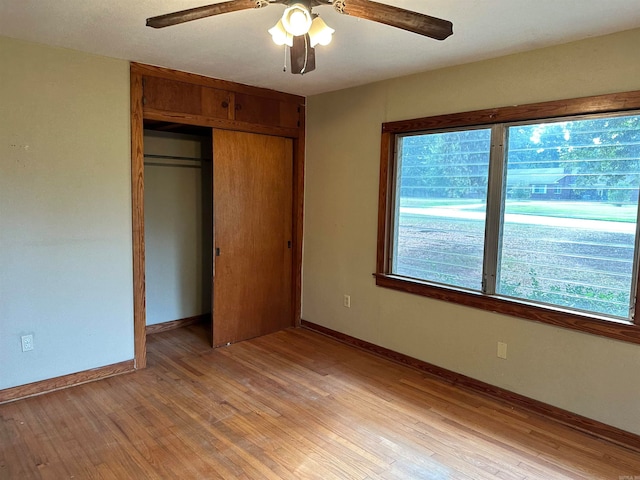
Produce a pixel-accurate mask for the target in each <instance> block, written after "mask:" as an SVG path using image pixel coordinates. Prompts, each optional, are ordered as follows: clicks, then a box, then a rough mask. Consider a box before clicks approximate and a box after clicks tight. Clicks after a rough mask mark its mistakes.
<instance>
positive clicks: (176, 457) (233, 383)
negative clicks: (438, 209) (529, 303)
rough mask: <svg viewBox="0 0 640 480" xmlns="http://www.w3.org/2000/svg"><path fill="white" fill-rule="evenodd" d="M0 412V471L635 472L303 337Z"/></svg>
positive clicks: (161, 341) (406, 372)
mask: <svg viewBox="0 0 640 480" xmlns="http://www.w3.org/2000/svg"><path fill="white" fill-rule="evenodd" d="M207 339H208V332H206V331H205V330H204V328H203V327H201V326H196V325H194V326H189V327H186V328H180V329H176V330H171V331H167V332H162V333H157V334H154V335H150V336H149V337H148V344H147V345H148V368H147V369H145V370H141V371H138V372H136V373H132V374H128V375H122V376H118V377H112V378H108V379H104V380H101V381H98V382H94V383H90V384H85V385H80V386H77V387H74V388H70V389H67V390H61V391H57V392H52V393H49V394H47V395H43V396H39V397H33V398H28V399H25V400H21V401H17V402H13V403H7V404H4V405H0V479H1V480H4V479H56V480H57V479H62V478H74V479H85V478H86V479H101V480H111V479H118V480H120V479H126V478H135V479H138V478H145V479H147V478H149V479H154V478H157V479H164V478H171V479H173V478H180V479H246V480H250V479H274V480H275V479H321V480H328V479H349V480H351V479H353V480H356V479H362V480H370V479H412V480H413V479H428V480H443V479H461V480H550V479H559V480H569V479H572V480H575V479H583V480H593V479H607V480H608V479H612V480H618V479H619V478H620V477H621V476H631V477H632V476H634V475H637V476H638V478H640V458H639V456H638V455H637V453H635V452H632V451H630V450H626V449H624V448H621V447H618V446H616V445H613V444H609V443H607V442H604V441H602V440H598V439H595V438H593V437H590V436H588V435H585V434H582V433H580V432H578V431H576V430H573V429H571V428H568V427H565V426H563V425H561V424H558V423H554V422H553V421H550V420H548V419H545V418H542V417H539V416H537V415H534V414H531V413H529V412H526V411H523V410H519V409H516V408H513V407H511V406H509V405H507V404H502V403H498V402H496V401H493V400H491V399H488V398H485V397H482V396H478V395H474V394H473V393H471V392H469V391H466V390H462V389H459V388H457V387H455V386H452V385H450V384H447V383H444V382H441V381H440V380H438V379H435V378H433V377H430V376H428V375H426V374H424V373H422V372H419V371H417V370H413V369H411V368H408V367H404V366H401V365H397V364H394V363H392V362H389V361H387V360H385V359H381V358H378V357H376V356H373V355H370V354H368V353H365V352H362V351H359V350H356V349H353V348H351V347H349V346H346V345H343V344H340V343H338V342H336V341H334V340H332V339H329V338H326V337H324V336H321V335H319V334H317V333H313V332H310V331H306V330H300V329H298V330H286V331H282V332H278V333H275V334H272V335H268V336H265V337H261V338H256V339H253V340H249V341H246V342H241V343H238V344H235V345H232V346H230V347H224V348H220V349H216V350H212V349H210V348H209V347H208V344H207Z"/></svg>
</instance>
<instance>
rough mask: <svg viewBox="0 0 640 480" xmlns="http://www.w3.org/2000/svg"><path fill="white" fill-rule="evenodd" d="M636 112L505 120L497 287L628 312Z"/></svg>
mask: <svg viewBox="0 0 640 480" xmlns="http://www.w3.org/2000/svg"><path fill="white" fill-rule="evenodd" d="M639 184H640V116H624V117H609V118H597V119H588V120H576V121H568V122H556V123H541V124H537V125H525V126H512V127H509V128H508V149H507V174H506V192H505V204H504V218H503V231H502V250H501V254H500V269H499V278H498V283H497V293H499V294H502V295H507V296H512V297H517V298H522V299H526V300H532V301H536V302H543V303H548V304H552V305H558V306H562V307H569V308H575V309H580V310H586V311H590V312H595V313H600V314H606V315H614V316H619V317H628V316H629V303H630V295H631V293H630V292H631V287H632V274H633V259H634V247H635V232H636V218H637V211H638V186H639Z"/></svg>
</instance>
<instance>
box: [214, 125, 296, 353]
mask: <svg viewBox="0 0 640 480" xmlns="http://www.w3.org/2000/svg"><path fill="white" fill-rule="evenodd" d="M292 169H293V142H292V141H291V139H288V138H281V137H273V136H267V135H258V134H253V133H244V132H233V131H226V130H214V131H213V198H214V202H213V208H214V277H213V292H214V293H213V345H214V346H220V345H225V344H227V343H232V342H237V341H240V340H246V339H248V338H253V337H257V336H260V335H265V334H267V333H271V332H275V331H277V330H281V329H283V328H286V327H289V326H291V325H292V315H291V259H292V248H291V243H290V242H291V239H292V237H291V234H292V231H291V230H292V187H293V178H292V174H293V172H292Z"/></svg>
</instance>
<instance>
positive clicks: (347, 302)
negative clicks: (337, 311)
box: [342, 295, 351, 308]
mask: <svg viewBox="0 0 640 480" xmlns="http://www.w3.org/2000/svg"><path fill="white" fill-rule="evenodd" d="M342 304H343V305H344V306H345V307H347V308H351V295H345V296H344V301H343V303H342Z"/></svg>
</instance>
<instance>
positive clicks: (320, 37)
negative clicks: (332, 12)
mask: <svg viewBox="0 0 640 480" xmlns="http://www.w3.org/2000/svg"><path fill="white" fill-rule="evenodd" d="M334 33H335V30H334V29H333V28H331V27H330V26H329V25H327V24H326V23H324V20H322V19H321V18H320V17H316V18H314V19H313V22H312V23H311V28H310V29H309V41H310V43H311V47H315V46H316V45H318V44H320V45H323V46H326V45H329V44H330V43H331V39H332V38H333V34H334Z"/></svg>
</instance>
